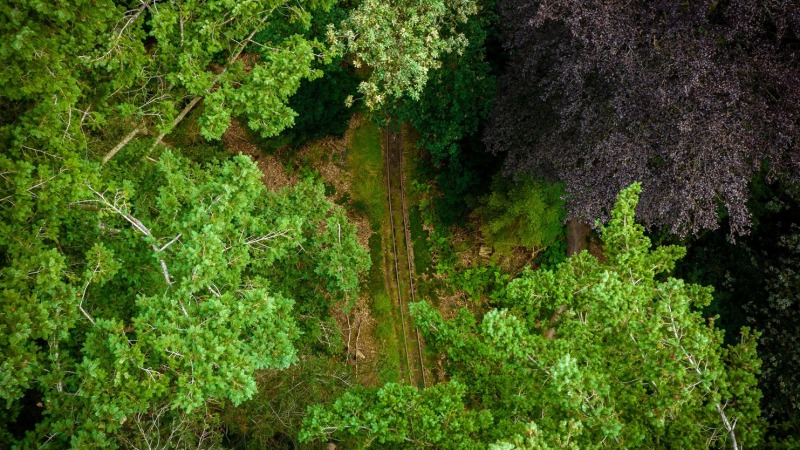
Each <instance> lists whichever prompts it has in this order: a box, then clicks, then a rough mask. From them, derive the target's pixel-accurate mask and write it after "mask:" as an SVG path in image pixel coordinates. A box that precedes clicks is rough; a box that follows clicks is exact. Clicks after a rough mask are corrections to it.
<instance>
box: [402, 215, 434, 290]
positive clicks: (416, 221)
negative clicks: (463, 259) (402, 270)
mask: <svg viewBox="0 0 800 450" xmlns="http://www.w3.org/2000/svg"><path fill="white" fill-rule="evenodd" d="M408 220H409V222H410V223H409V224H408V228H409V230H410V231H411V247H412V248H413V249H414V269H415V271H416V272H417V275H421V274H423V273H425V272H426V271H427V270H428V269H429V268H430V267H431V264H432V260H431V250H430V247H429V246H428V232H427V231H425V230H424V229H423V228H422V215H421V214H420V212H419V207H418V206H417V205H411V207H410V208H409V210H408Z"/></svg>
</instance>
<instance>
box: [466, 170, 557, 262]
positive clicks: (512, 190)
mask: <svg viewBox="0 0 800 450" xmlns="http://www.w3.org/2000/svg"><path fill="white" fill-rule="evenodd" d="M509 184H510V185H509ZM562 195H563V188H562V187H561V186H560V185H557V184H547V183H541V182H538V181H536V180H533V179H531V178H527V179H525V180H520V182H518V183H513V182H511V183H504V182H503V181H502V179H501V178H500V177H495V181H494V182H493V183H492V192H491V193H490V194H488V195H486V196H485V197H483V198H482V199H481V205H480V206H479V207H478V208H476V209H475V211H474V212H473V214H474V215H475V216H477V217H478V218H480V219H481V233H482V234H483V237H484V239H486V242H487V243H488V244H490V245H492V246H494V247H495V249H497V250H498V251H501V252H507V251H509V250H511V249H512V248H514V247H527V248H530V249H535V250H542V249H543V248H545V247H547V246H549V245H551V244H553V243H555V242H556V241H557V240H558V238H559V237H560V236H561V235H562V234H563V224H564V211H563V208H564V201H563V200H562V199H561V197H562Z"/></svg>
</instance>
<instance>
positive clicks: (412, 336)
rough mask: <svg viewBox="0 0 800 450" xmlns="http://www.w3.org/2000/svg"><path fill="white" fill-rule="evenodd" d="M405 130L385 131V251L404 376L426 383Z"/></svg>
mask: <svg viewBox="0 0 800 450" xmlns="http://www.w3.org/2000/svg"><path fill="white" fill-rule="evenodd" d="M403 144H404V141H403V132H402V130H401V131H400V132H399V133H393V132H391V131H389V130H385V131H384V139H383V149H384V155H385V164H386V186H387V191H388V195H387V202H388V205H389V209H388V214H389V224H388V225H389V233H387V237H388V238H389V239H390V245H389V247H390V250H391V251H389V252H385V254H384V259H385V265H384V267H385V268H386V270H387V272H389V273H387V274H386V275H387V276H386V279H387V280H388V281H389V283H387V287H388V288H389V291H390V292H391V293H392V297H393V303H394V305H395V309H396V311H397V314H396V316H397V317H396V319H397V322H399V323H396V324H395V327H396V328H397V330H396V331H397V334H398V335H400V336H402V349H403V352H404V358H403V361H404V364H403V370H402V371H403V378H404V379H408V382H409V384H411V385H414V386H419V387H425V386H426V384H427V383H426V381H427V380H426V374H425V362H424V357H423V353H422V346H423V345H422V338H421V336H420V334H419V330H418V329H417V328H416V327H414V325H413V323H412V320H411V315H410V314H409V310H408V304H409V303H411V302H414V301H415V300H416V298H415V292H414V270H413V267H414V263H413V258H414V256H413V254H412V251H411V238H410V232H409V229H408V210H407V207H406V199H405V184H404V178H405V174H404V172H405V171H404V170H403V150H404V145H403Z"/></svg>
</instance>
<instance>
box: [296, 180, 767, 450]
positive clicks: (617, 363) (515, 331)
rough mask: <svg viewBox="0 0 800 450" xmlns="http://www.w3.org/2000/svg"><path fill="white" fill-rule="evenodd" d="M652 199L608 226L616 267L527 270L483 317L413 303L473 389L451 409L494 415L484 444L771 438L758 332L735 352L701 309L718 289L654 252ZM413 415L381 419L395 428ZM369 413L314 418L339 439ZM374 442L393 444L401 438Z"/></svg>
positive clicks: (631, 444) (316, 430) (320, 430)
mask: <svg viewBox="0 0 800 450" xmlns="http://www.w3.org/2000/svg"><path fill="white" fill-rule="evenodd" d="M639 190H640V187H639V185H638V184H637V185H634V186H632V187H629V188H627V189H625V190H624V191H623V192H622V193H621V194H620V197H619V200H618V202H617V204H616V206H615V208H614V211H613V213H612V219H611V221H610V222H609V224H608V225H607V226H606V227H605V228H604V229H603V239H604V241H605V253H604V257H603V259H598V258H596V257H594V256H592V255H590V254H588V253H586V252H583V253H580V254H579V255H577V256H575V257H573V258H571V259H569V260H567V261H566V262H565V263H563V264H561V265H560V266H558V267H557V268H555V269H553V270H539V271H535V272H528V273H525V274H524V275H523V276H521V277H520V278H518V279H516V280H514V281H512V282H511V283H510V284H509V286H508V289H507V290H508V296H507V300H504V303H502V304H500V305H497V306H498V307H497V308H496V309H492V310H490V311H489V312H488V313H486V314H485V315H484V316H483V317H480V318H478V317H476V316H475V315H474V314H472V313H470V312H468V311H466V310H462V311H461V313H460V314H459V315H458V316H457V317H456V318H454V319H451V320H444V319H443V318H442V317H441V315H440V314H439V313H438V312H437V311H436V310H435V309H434V308H433V307H432V306H431V305H429V304H427V303H417V304H414V305H412V314H413V316H414V317H415V320H416V321H417V323H418V325H419V326H420V328H421V330H422V332H423V334H424V337H425V341H426V344H427V345H428V347H429V349H430V350H431V351H433V352H434V353H441V354H444V355H445V356H446V357H445V359H444V361H445V369H446V371H447V374H448V375H449V377H450V379H451V381H450V383H456V386H466V393H465V395H464V397H463V404H464V406H460V405H458V404H456V405H455V406H454V404H453V403H450V404H448V405H450V407H451V408H454V409H455V410H458V411H464V412H463V413H462V414H464V417H469V415H470V414H475V411H481V413H480V414H482V416H481V417H489V415H488V414H490V416H491V418H492V425H491V426H490V427H485V428H481V429H480V432H479V436H477V437H476V438H477V439H479V441H480V442H483V443H484V444H485V445H486V444H489V443H496V446H495V447H496V448H514V447H515V446H520V447H525V448H575V449H578V448H580V449H586V448H703V447H707V446H710V445H718V444H724V445H726V446H729V447H730V446H733V447H734V448H737V447H736V445H739V446H741V447H749V446H752V445H755V444H757V443H758V442H760V438H761V432H762V431H761V428H760V425H761V424H760V422H759V419H758V415H759V407H758V401H759V399H760V392H759V390H758V389H757V388H756V379H755V374H756V373H757V372H758V370H759V364H760V363H759V360H758V359H757V357H756V354H755V340H754V336H753V335H752V334H751V333H749V332H748V330H746V329H745V330H743V331H742V338H741V341H740V342H739V343H738V344H737V345H735V346H731V347H728V346H724V345H723V336H722V332H721V331H720V330H718V329H716V328H715V327H714V326H713V320H708V319H706V318H705V317H703V315H702V314H701V312H700V311H699V309H700V308H702V307H703V306H704V305H707V304H708V302H709V301H710V298H711V295H710V294H711V290H710V288H705V287H702V286H697V285H688V284H686V283H684V282H683V281H681V280H678V279H674V278H671V277H669V276H668V274H669V272H670V271H671V270H672V268H673V266H674V263H675V261H676V260H677V259H679V258H680V257H681V256H682V255H683V254H684V250H683V249H682V248H679V247H674V246H670V247H659V248H655V249H651V248H650V241H649V239H647V238H646V237H645V236H644V233H643V228H642V227H641V226H640V225H638V224H636V223H635V222H634V209H635V207H636V203H637V199H638V194H639ZM384 389H386V388H384ZM437 389H441V388H437ZM371 395H374V394H373V393H370V394H366V395H364V394H362V398H369V397H370V396H371ZM343 401H345V400H343ZM346 401H347V402H350V403H353V400H352V399H349V400H346ZM361 404H362V405H368V404H369V403H368V402H366V401H364V403H361ZM404 411H407V410H404V409H403V408H401V407H396V408H392V409H391V410H389V411H388V412H387V411H385V410H381V409H378V408H375V409H370V410H369V414H371V416H370V417H371V420H372V421H374V422H377V423H382V421H398V420H401V419H398V418H396V417H393V415H396V414H403V412H404ZM467 411H472V412H469V413H468V412H467ZM337 414H339V415H337ZM365 414H366V413H364V412H359V413H357V414H355V415H350V416H348V415H347V414H340V413H337V410H336V409H335V408H334V410H333V412H332V413H331V412H324V411H323V410H321V409H312V410H311V414H310V416H309V419H308V422H307V424H308V425H307V426H308V428H307V431H308V433H309V436H314V437H333V438H338V437H341V436H343V433H342V431H343V430H352V428H349V426H350V425H348V424H351V425H352V424H360V423H361V422H360V419H359V417H363V416H364V415H365ZM408 414H412V413H410V412H409V413H408ZM484 414H486V415H484ZM410 417H413V416H411V415H410ZM326 420H327V422H326ZM351 432H352V431H351ZM360 433H361V435H362V436H364V437H365V438H368V439H381V438H386V437H385V436H387V435H390V434H392V433H394V430H393V429H391V428H389V429H376V428H369V427H365V429H363V430H362V431H361V432H360ZM461 437H464V435H463V434H462V435H460V436H458V437H453V438H452V441H451V442H457V441H456V439H458V438H461ZM734 439H735V440H734ZM734 442H735V443H736V444H734ZM716 443H718V444H716ZM444 447H447V446H446V445H445V446H444ZM452 447H456V446H455V445H453V446H452Z"/></svg>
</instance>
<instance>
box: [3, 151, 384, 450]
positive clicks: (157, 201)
mask: <svg viewBox="0 0 800 450" xmlns="http://www.w3.org/2000/svg"><path fill="white" fill-rule="evenodd" d="M120 171H121V168H120ZM116 174H117V175H118V176H119V177H118V178H115V177H109V178H106V180H107V181H105V182H95V183H90V182H88V181H87V182H86V184H85V185H83V186H82V189H81V190H80V191H79V192H77V193H75V200H73V201H71V202H70V208H69V209H68V210H67V211H64V212H63V214H62V215H61V216H59V222H60V223H59V224H58V226H57V225H52V224H50V223H47V222H46V221H45V222H42V223H45V224H46V225H45V226H43V228H40V229H39V231H36V230H33V231H28V228H29V227H28V223H27V222H26V221H23V222H22V223H20V222H18V221H14V220H9V221H4V222H3V225H2V226H3V231H4V233H3V240H2V242H0V249H2V251H3V254H4V257H5V262H6V263H5V265H4V266H3V267H2V269H1V270H0V281H2V286H3V290H2V300H3V305H4V308H6V310H8V311H10V312H11V313H10V314H7V315H4V316H3V318H2V319H0V329H1V330H2V336H3V338H2V339H3V340H2V342H0V343H2V347H0V350H1V351H2V354H3V363H2V364H3V365H2V369H3V370H2V376H3V384H2V386H3V388H2V392H1V393H2V396H3V398H4V400H5V401H6V402H7V406H8V407H10V408H12V410H13V409H14V408H17V407H19V404H18V401H19V400H20V399H21V398H22V396H23V395H24V394H25V392H26V391H30V390H35V391H38V392H40V393H41V395H42V404H43V408H44V418H43V420H42V421H41V422H40V423H39V424H38V425H37V427H36V430H35V432H33V433H30V434H29V435H28V436H27V443H28V444H29V445H34V444H35V443H37V442H38V443H41V442H44V441H45V440H51V441H52V440H54V439H55V441H56V442H62V443H67V442H69V443H70V444H71V445H72V446H82V445H85V446H109V445H115V444H116V443H118V440H119V439H120V438H121V436H129V435H130V434H131V433H133V434H137V432H138V430H141V427H137V426H136V425H135V423H136V422H137V421H149V420H153V416H154V415H156V414H158V415H159V416H164V418H162V420H166V419H165V418H166V417H171V418H172V419H171V420H178V419H177V418H179V417H182V416H181V415H186V414H191V413H193V412H196V411H198V410H199V411H201V413H200V415H199V417H201V418H202V417H204V413H202V411H205V410H207V409H208V407H209V405H212V404H213V403H214V402H219V401H222V400H229V401H231V402H232V403H234V404H239V403H241V402H242V401H244V400H246V399H248V398H250V397H251V396H252V395H253V393H254V392H255V380H254V376H255V371H256V370H258V369H265V368H285V367H287V366H288V365H289V364H291V363H292V362H293V361H294V360H295V358H296V356H295V355H296V349H295V346H294V341H295V340H296V339H297V337H298V332H299V330H298V325H297V317H296V314H294V313H293V312H292V309H293V304H294V303H295V302H299V303H300V304H301V305H308V304H318V303H319V302H320V301H321V300H335V299H337V298H342V297H343V296H344V295H345V293H347V292H352V291H354V290H355V289H356V287H357V280H358V276H359V273H360V272H361V271H363V270H365V269H366V268H367V267H368V265H369V259H368V256H367V253H366V251H365V250H364V249H362V248H361V247H359V246H358V245H357V241H356V239H355V232H354V231H355V230H354V227H353V226H352V225H349V224H348V223H347V222H346V220H345V219H344V215H343V214H342V213H341V211H339V210H337V209H336V208H334V207H333V205H332V204H331V203H329V202H328V201H327V200H325V198H324V192H323V188H322V186H321V185H318V184H314V183H311V182H304V183H301V184H300V185H299V186H297V187H296V188H292V189H289V190H285V191H282V192H279V193H276V192H271V191H268V190H267V189H266V188H265V187H264V185H263V184H262V183H261V180H260V176H261V173H260V172H259V170H258V168H257V167H256V165H255V164H254V163H252V162H251V161H250V160H249V159H248V158H246V157H242V156H240V157H236V158H234V159H232V160H230V161H227V162H225V163H223V164H219V165H210V166H207V167H199V166H197V165H192V164H190V163H189V162H188V161H187V160H185V159H184V158H182V157H179V156H176V155H174V154H172V153H171V152H169V151H166V152H165V153H164V154H163V155H162V156H161V157H160V158H159V159H158V160H157V161H156V162H155V163H152V164H148V165H146V166H144V167H140V169H139V170H133V171H132V172H131V173H129V175H128V177H125V176H121V175H120V172H116ZM6 187H7V188H8V187H9V186H6ZM12 190H13V189H12ZM18 197H22V195H18ZM51 218H52V217H51ZM35 233H38V234H43V235H44V236H45V238H44V239H36V236H35V235H34V234H35ZM48 244H50V245H54V246H55V248H49V245H48ZM302 248H305V249H307V253H302V254H299V251H300V250H301V249H302ZM58 249H60V251H59V250H58ZM306 271H307V272H311V273H312V274H313V275H305V276H303V277H301V278H299V279H303V280H305V281H307V282H308V283H312V284H313V283H316V284H317V285H318V287H317V289H319V290H321V291H325V292H328V293H329V294H328V296H327V297H324V298H322V299H320V298H318V297H312V296H311V295H309V294H307V292H308V291H309V290H311V287H308V288H306V290H305V291H303V290H298V289H296V288H294V287H293V285H292V284H291V283H289V282H288V281H287V280H285V279H284V276H286V275H289V276H291V274H293V273H296V272H300V273H304V272H306ZM295 280H297V278H296V279H295ZM305 307H308V306H305ZM317 309H319V307H317ZM318 313H319V314H318V317H323V318H324V316H325V315H326V314H327V311H321V312H320V311H318ZM164 410H165V411H167V414H166V415H165V413H164ZM179 422H181V423H184V424H185V425H186V426H189V424H190V423H191V421H189V422H186V421H182V420H179ZM173 431H174V430H173ZM143 437H147V436H144V435H143Z"/></svg>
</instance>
